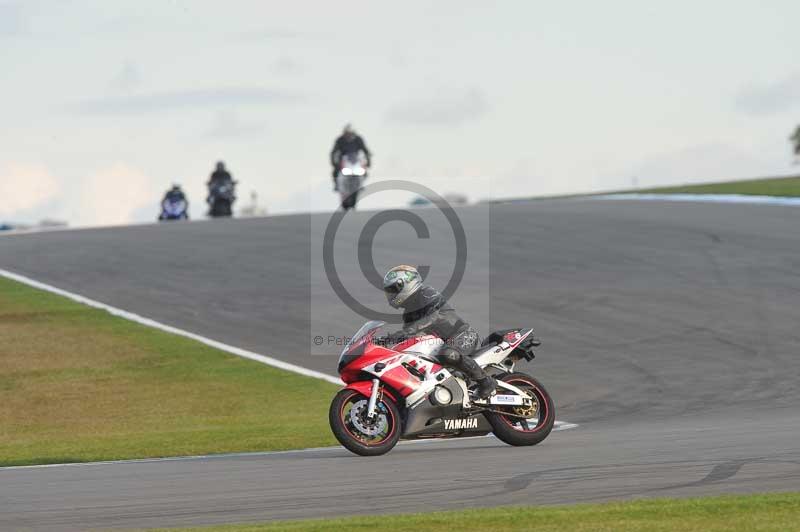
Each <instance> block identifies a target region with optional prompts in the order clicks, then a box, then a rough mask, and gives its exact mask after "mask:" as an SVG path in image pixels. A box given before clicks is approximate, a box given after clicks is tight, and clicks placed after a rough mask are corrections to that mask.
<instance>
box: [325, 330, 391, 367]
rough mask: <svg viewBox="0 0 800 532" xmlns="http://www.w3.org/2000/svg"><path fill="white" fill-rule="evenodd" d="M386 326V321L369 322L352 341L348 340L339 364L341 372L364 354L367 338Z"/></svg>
mask: <svg viewBox="0 0 800 532" xmlns="http://www.w3.org/2000/svg"><path fill="white" fill-rule="evenodd" d="M384 325H386V322H385V321H368V322H367V323H365V324H364V325H362V326H361V328H360V329H359V330H358V331H356V333H355V334H354V335H353V337H352V338H350V340H348V342H347V344H346V345H345V346H344V349H342V353H341V354H340V355H339V363H338V364H337V366H338V368H339V370H340V371H341V369H342V368H343V367H345V366H347V365H348V364H350V363H351V362H352V361H353V360H355V359H357V358H358V357H360V356H361V355H362V354H363V352H364V343H365V341H366V339H367V337H368V336H369V335H370V334H374V331H376V330H377V329H380V328H381V327H383V326H384Z"/></svg>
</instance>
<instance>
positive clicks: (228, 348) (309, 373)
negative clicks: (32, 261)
mask: <svg viewBox="0 0 800 532" xmlns="http://www.w3.org/2000/svg"><path fill="white" fill-rule="evenodd" d="M0 276H3V277H6V278H8V279H12V280H14V281H17V282H20V283H23V284H26V285H28V286H32V287H34V288H38V289H40V290H44V291H46V292H51V293H53V294H57V295H60V296H63V297H66V298H68V299H71V300H73V301H76V302H78V303H82V304H84V305H88V306H90V307H94V308H98V309H102V310H105V311H106V312H108V313H109V314H113V315H114V316H118V317H120V318H123V319H126V320H130V321H134V322H136V323H140V324H142V325H145V326H147V327H152V328H154V329H159V330H161V331H165V332H168V333H171V334H177V335H178V336H183V337H186V338H191V339H192V340H196V341H198V342H200V343H203V344H205V345H208V346H210V347H213V348H215V349H219V350H221V351H225V352H227V353H230V354H232V355H236V356H239V357H242V358H247V359H249V360H255V361H256V362H261V363H262V364H266V365H268V366H272V367H275V368H280V369H284V370H286V371H291V372H293V373H298V374H300V375H305V376H306V377H313V378H315V379H321V380H324V381H326V382H330V383H332V384H338V385H341V384H342V381H341V379H339V377H334V376H333V375H327V374H325V373H321V372H319V371H314V370H313V369H308V368H304V367H301V366H296V365H295V364H290V363H288V362H283V361H282V360H278V359H277V358H272V357H268V356H265V355H260V354H258V353H253V352H252V351H247V350H246V349H241V348H239V347H234V346H232V345H228V344H224V343H222V342H218V341H216V340H212V339H211V338H206V337H205V336H200V335H199V334H195V333H192V332H189V331H184V330H183V329H178V328H177V327H172V326H171V325H166V324H163V323H160V322H157V321H155V320H151V319H150V318H145V317H144V316H140V315H138V314H134V313H133V312H128V311H127V310H122V309H118V308H116V307H112V306H111V305H106V304H105V303H100V302H99V301H95V300H93V299H89V298H88V297H84V296H82V295H79V294H74V293H72V292H67V291H66V290H62V289H60V288H56V287H55V286H51V285H49V284H45V283H42V282H39V281H36V280H34V279H31V278H30V277H25V276H24V275H19V274H17V273H13V272H10V271H8V270H2V269H0Z"/></svg>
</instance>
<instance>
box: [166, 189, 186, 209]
mask: <svg viewBox="0 0 800 532" xmlns="http://www.w3.org/2000/svg"><path fill="white" fill-rule="evenodd" d="M165 201H170V202H178V201H185V202H186V205H187V206H188V204H189V200H187V199H186V194H184V193H183V190H182V189H181V186H180V185H178V184H174V185H172V188H171V189H169V190H167V193H166V194H164V199H163V200H161V203H164V202H165Z"/></svg>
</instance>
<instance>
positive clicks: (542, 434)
mask: <svg viewBox="0 0 800 532" xmlns="http://www.w3.org/2000/svg"><path fill="white" fill-rule="evenodd" d="M498 379H499V380H502V381H503V382H507V383H509V384H513V385H514V386H517V387H518V388H522V389H525V390H526V391H530V392H533V394H534V396H535V397H536V400H537V402H538V408H537V423H536V425H535V426H533V427H530V426H529V424H528V422H527V421H528V420H524V421H517V420H518V419H519V418H514V417H506V416H503V415H502V414H497V413H494V412H487V413H486V414H484V415H485V416H486V419H487V420H488V421H489V423H490V424H491V425H492V432H494V435H495V436H497V437H498V438H499V439H500V440H501V441H503V442H505V443H507V444H509V445H514V446H525V445H536V444H537V443H541V442H542V440H544V439H545V438H547V436H548V435H549V434H550V431H552V430H553V424H554V423H555V421H556V408H555V405H554V404H553V399H552V398H551V397H550V394H549V393H547V390H545V388H544V386H542V383H540V382H539V381H537V380H536V379H534V378H533V377H531V376H530V375H527V374H525V373H506V374H503V375H500V376H498ZM499 408H507V409H511V408H512V407H499ZM517 425H519V427H516V426H517Z"/></svg>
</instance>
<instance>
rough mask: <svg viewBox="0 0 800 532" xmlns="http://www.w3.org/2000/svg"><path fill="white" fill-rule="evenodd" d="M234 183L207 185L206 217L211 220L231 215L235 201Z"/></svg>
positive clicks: (223, 182) (218, 182)
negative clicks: (209, 217)
mask: <svg viewBox="0 0 800 532" xmlns="http://www.w3.org/2000/svg"><path fill="white" fill-rule="evenodd" d="M235 187H236V181H212V182H211V183H210V184H209V185H208V199H207V200H206V201H207V202H208V215H209V216H211V217H212V218H221V217H229V216H232V215H233V203H234V202H235V201H236V193H235Z"/></svg>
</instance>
